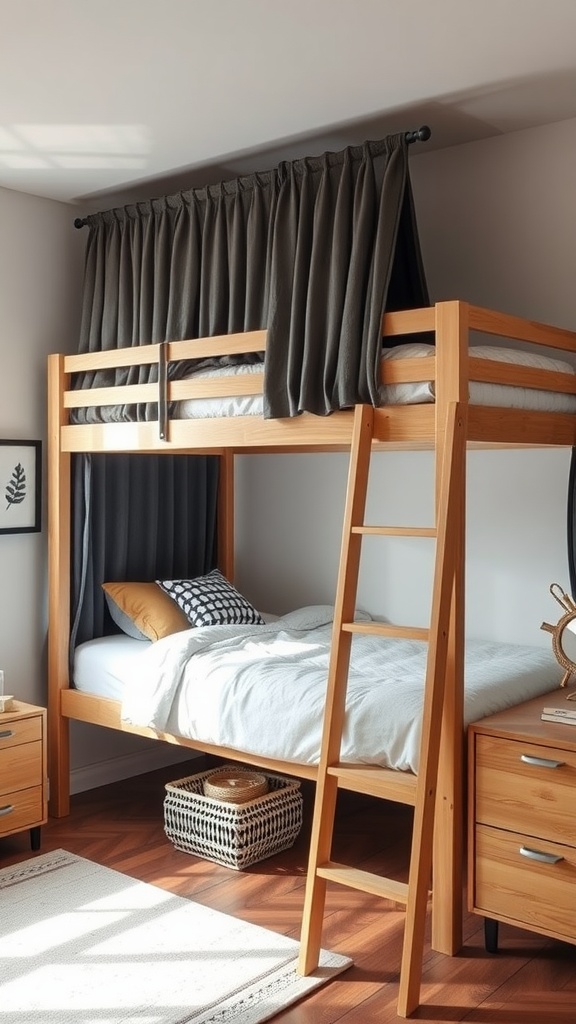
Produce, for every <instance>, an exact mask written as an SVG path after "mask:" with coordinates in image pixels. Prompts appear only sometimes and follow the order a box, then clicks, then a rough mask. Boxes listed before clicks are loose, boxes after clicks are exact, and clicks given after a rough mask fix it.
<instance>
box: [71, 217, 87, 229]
mask: <svg viewBox="0 0 576 1024" xmlns="http://www.w3.org/2000/svg"><path fill="white" fill-rule="evenodd" d="M85 223H86V221H85V220H83V218H82V217H76V220H75V221H74V227H75V228H83V227H84V225H85Z"/></svg>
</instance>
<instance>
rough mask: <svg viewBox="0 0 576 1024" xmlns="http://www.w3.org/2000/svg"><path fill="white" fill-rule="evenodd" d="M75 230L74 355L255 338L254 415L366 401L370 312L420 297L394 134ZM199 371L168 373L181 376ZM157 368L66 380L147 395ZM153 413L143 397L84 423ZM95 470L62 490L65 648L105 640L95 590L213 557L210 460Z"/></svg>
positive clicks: (326, 409)
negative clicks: (260, 396)
mask: <svg viewBox="0 0 576 1024" xmlns="http://www.w3.org/2000/svg"><path fill="white" fill-rule="evenodd" d="M86 223H87V224H88V238H87V247H86V258H85V277H84V291H83V307H82V321H81V332H80V343H79V351H80V352H98V351H102V350H109V349H117V348H124V347H132V346H137V345H144V344H150V343H156V342H162V341H173V340H179V339H184V338H187V339H193V338H198V337H203V336H213V335H218V334H228V333H233V332H239V331H247V330H258V329H261V328H267V330H268V341H267V354H266V361H265V395H264V407H265V415H266V416H267V417H286V416H295V415H298V414H299V413H301V412H304V411H306V412H312V413H317V414H320V415H324V414H328V413H330V412H332V411H334V410H337V409H341V408H345V407H347V406H351V405H354V404H355V403H356V402H358V401H361V402H371V403H373V404H377V400H378V381H377V368H378V357H379V353H380V349H381V345H382V338H381V319H382V313H383V311H384V310H385V309H386V308H400V307H404V308H408V307H414V306H422V305H426V304H427V302H428V296H427V291H426V284H425V279H424V273H423V268H422V261H421V257H420V249H419V243H418V234H417V230H416V220H415V215H414V206H413V201H412V192H411V187H410V180H409V171H408V143H407V140H406V137H405V136H404V134H398V135H392V136H389V137H388V138H386V139H384V140H382V141H380V142H368V143H365V144H364V145H363V146H356V147H349V148H348V149H345V150H343V151H342V152H341V153H327V154H325V155H324V156H322V157H314V158H309V159H301V160H296V161H293V162H291V163H282V164H280V165H279V166H278V167H277V168H276V169H275V170H272V171H268V172H265V173H260V174H252V175H247V176H245V177H242V178H238V179H236V180H235V181H230V182H223V183H221V184H219V185H214V186H209V187H206V188H202V189H190V190H188V191H184V192H180V193H177V194H176V195H172V196H166V197H164V198H162V199H155V200H150V201H146V202H142V203H137V204H132V205H128V206H125V207H123V208H119V209H114V210H109V211H106V212H104V213H97V214H93V215H91V216H89V217H88V218H87V219H86ZM243 358H245V357H234V361H238V360H242V359H243ZM248 358H254V357H248ZM255 358H256V359H260V360H262V359H263V354H262V353H259V354H257V355H256V357H255ZM200 365H202V364H201V362H200V361H199V360H193V361H192V362H191V363H190V364H189V365H188V366H185V367H182V366H181V364H178V373H180V374H182V373H185V372H187V371H188V370H189V369H192V368H199V366H200ZM156 372H157V371H156V368H155V367H144V368H138V367H131V368H127V369H119V370H112V371H108V370H107V371H98V372H94V373H89V374H84V375H82V376H80V375H79V379H78V380H77V382H76V385H75V386H79V387H92V386H95V387H101V386H106V385H108V384H110V383H118V384H120V383H122V384H136V383H146V382H148V381H154V380H155V379H156ZM169 374H170V368H169ZM157 414H158V413H157V406H156V404H155V403H153V404H148V405H141V406H137V407H135V406H125V407H122V408H120V409H117V408H114V407H109V408H108V409H107V410H100V409H89V410H87V412H85V413H83V414H82V417H83V418H84V419H85V420H86V421H88V422H91V421H96V420H101V419H110V420H112V419H121V420H131V419H135V418H136V419H155V418H156V417H157ZM104 458H105V459H108V460H109V461H108V462H106V469H102V470H101V469H100V467H99V465H98V468H97V460H95V459H87V458H80V457H79V458H76V459H75V460H74V467H75V468H74V474H75V477H74V488H75V492H76V494H77V496H80V495H83V496H84V497H83V501H82V502H80V501H77V502H75V504H74V524H73V528H74V556H75V559H74V592H75V595H76V601H75V605H74V608H73V620H74V630H75V635H76V637H77V639H78V640H79V639H80V638H86V639H87V638H89V637H90V635H99V634H100V632H101V631H102V630H104V629H105V628H106V613H105V606H104V598H103V594H102V592H101V587H100V584H101V583H103V582H107V581H110V582H113V581H115V580H116V581H119V580H123V579H125V578H127V577H128V576H129V578H130V579H132V580H135V579H141V580H146V579H153V578H155V574H158V575H159V576H160V575H162V576H164V577H166V578H167V577H169V576H171V575H173V574H174V575H178V576H184V575H196V574H198V573H199V572H202V571H204V570H205V569H208V568H211V567H212V566H213V564H214V559H215V553H214V533H213V529H214V526H213V523H214V517H215V507H216V489H217V479H216V477H217V467H215V466H214V465H212V466H210V463H211V462H212V460H211V459H210V457H200V456H197V457H194V458H192V457H189V458H188V459H187V460H186V462H185V465H184V464H182V465H181V464H178V468H177V469H175V470H174V472H173V473H171V474H170V477H169V480H168V479H163V478H162V477H161V473H162V472H165V470H161V466H162V465H163V464H164V463H165V460H166V462H168V461H169V460H170V459H171V458H172V457H171V456H163V455H161V456H152V455H148V456H146V457H145V458H144V459H143V463H142V467H141V468H140V469H139V475H138V481H137V482H136V480H135V478H134V477H133V475H132V472H130V473H127V472H124V471H122V470H120V471H119V472H118V474H116V470H115V469H114V466H115V465H117V464H118V463H115V462H113V460H115V459H117V456H110V457H104ZM95 474H96V475H95ZM128 481H129V487H128V489H127V486H128ZM116 491H117V494H116V493H114V492H116ZM191 496H193V498H192V497H191ZM190 502H192V503H193V511H194V514H193V515H191V516H190V517H188V518H186V519H185V521H184V522H182V521H179V525H178V528H176V527H174V528H173V529H172V530H171V529H170V528H169V527H168V526H166V527H165V528H163V529H162V530H160V529H156V526H155V524H157V523H159V522H160V519H161V517H162V516H163V515H164V512H165V511H166V509H169V508H171V509H173V510H174V511H175V514H177V515H178V514H180V513H181V511H182V509H183V508H184V509H186V508H189V507H190V508H191V507H192V505H189V503H190ZM82 508H84V509H85V512H86V515H83V514H82V513H81V509H82ZM144 512H145V513H146V518H145V516H144ZM148 517H150V518H148ZM167 538H169V540H170V544H173V545H174V546H173V548H172V549H171V555H170V558H171V559H172V560H171V561H170V559H169V561H170V566H171V568H168V566H167V563H166V561H165V560H164V556H165V555H166V543H167ZM104 541H106V545H105V544H104ZM109 541H111V545H110V552H113V554H111V553H109V551H108V544H109ZM132 542H134V550H136V548H139V547H140V546H142V548H143V549H144V550H145V551H146V558H145V559H144V560H143V561H140V560H139V557H138V558H137V557H136V555H135V556H134V558H132V555H131V553H130V552H131V550H132ZM181 545H183V547H184V550H182V548H181ZM105 549H106V550H105ZM160 550H162V551H163V555H162V557H161V556H160V554H159V553H158V557H156V553H157V552H160ZM104 552H105V553H104ZM129 555H130V557H129Z"/></svg>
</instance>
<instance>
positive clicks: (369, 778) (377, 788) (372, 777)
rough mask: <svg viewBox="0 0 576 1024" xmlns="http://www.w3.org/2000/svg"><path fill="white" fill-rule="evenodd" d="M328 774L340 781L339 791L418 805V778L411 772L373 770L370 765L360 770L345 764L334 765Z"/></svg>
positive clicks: (376, 768)
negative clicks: (345, 790)
mask: <svg viewBox="0 0 576 1024" xmlns="http://www.w3.org/2000/svg"><path fill="white" fill-rule="evenodd" d="M327 772H328V775H333V776H335V777H336V778H337V779H338V788H339V789H348V790H350V791H351V792H352V793H364V794H365V795H366V796H377V797H380V799H382V800H393V801H395V802H396V803H398V804H408V805H410V806H412V807H413V806H414V804H415V803H416V776H415V775H411V774H410V772H398V771H394V770H393V769H392V768H379V767H377V766H374V767H373V768H372V767H371V766H370V765H365V766H364V765H363V766H362V767H360V768H359V767H352V766H351V765H345V764H339V765H333V766H332V767H330V768H328V769H327Z"/></svg>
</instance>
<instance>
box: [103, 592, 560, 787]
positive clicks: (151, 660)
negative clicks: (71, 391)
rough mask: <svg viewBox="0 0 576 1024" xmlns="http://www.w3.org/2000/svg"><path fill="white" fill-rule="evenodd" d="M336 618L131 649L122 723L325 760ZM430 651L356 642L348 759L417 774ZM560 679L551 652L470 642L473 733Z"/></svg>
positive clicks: (325, 614) (321, 615) (322, 615)
mask: <svg viewBox="0 0 576 1024" xmlns="http://www.w3.org/2000/svg"><path fill="white" fill-rule="evenodd" d="M332 613H333V609H332V608H331V607H329V606H324V605H321V606H312V607H309V608H302V609H298V610H297V611H294V612H291V613H289V614H288V615H285V616H282V617H281V618H279V619H278V620H277V621H276V622H274V623H268V624H266V625H263V626H252V625H251V626H208V627H204V628H201V629H191V630H186V631H185V632H182V633H177V634H174V635H173V636H171V637H166V638H164V639H163V640H159V641H158V642H157V643H154V644H149V645H148V644H146V645H144V644H143V642H142V641H133V644H139V645H140V647H139V648H138V649H136V648H134V647H133V649H134V650H136V653H135V655H134V657H133V658H128V659H124V661H123V664H122V665H121V666H120V668H119V669H118V670H117V672H116V675H117V677H118V678H119V679H122V680H123V681H124V684H125V685H124V688H123V689H124V695H123V702H122V719H123V720H124V721H125V722H126V723H130V724H132V725H137V726H150V727H152V728H154V729H156V730H158V731H165V732H169V733H172V734H176V735H180V736H183V737H187V738H188V739H191V740H194V739H196V740H200V741H203V742H206V743H213V744H216V745H218V746H224V747H231V748H234V749H237V750H243V751H246V752H250V753H253V754H260V755H261V756H267V757H272V758H278V759H280V760H284V761H295V762H300V763H305V764H315V763H317V762H318V759H319V754H320V737H321V726H322V714H323V707H324V696H325V691H326V679H327V671H328V659H329V652H330V641H331V623H332ZM366 617H368V616H366ZM110 639H113V638H108V640H110ZM90 643H93V641H91V642H90ZM90 643H89V644H86V645H83V646H84V648H85V651H84V654H85V655H87V654H88V651H89V648H90ZM125 649H127V648H125ZM427 649H428V645H427V644H426V643H424V642H422V641H410V640H398V639H388V638H381V637H374V636H362V635H355V636H354V638H353V643H352V660H351V671H350V676H349V685H348V702H347V713H346V725H345V729H344V736H343V744H342V760H344V761H348V762H350V761H360V762H364V763H367V764H381V765H388V766H390V767H393V768H397V769H401V770H412V771H416V770H417V767H418V748H419V737H420V716H421V708H422V681H423V678H424V671H425V661H426V653H427ZM93 678H95V674H94V676H93ZM559 682H560V672H559V668H558V664H557V662H556V660H555V658H554V657H553V654H552V652H551V651H549V650H547V649H545V648H541V647H525V646H522V645H516V644H503V643H493V642H487V641H470V642H468V644H467V649H466V687H465V689H466V696H465V724H468V723H469V722H471V721H474V720H476V719H479V718H482V717H484V716H485V715H488V714H491V713H492V712H494V711H498V710H500V709H502V708H505V707H509V706H511V705H513V704H517V703H520V702H521V701H523V700H527V699H529V698H530V697H535V696H538V695H540V694H544V693H546V692H548V691H550V690H553V689H555V688H556V687H557V686H558V685H559Z"/></svg>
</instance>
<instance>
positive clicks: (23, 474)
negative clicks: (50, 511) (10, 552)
mask: <svg viewBox="0 0 576 1024" xmlns="http://www.w3.org/2000/svg"><path fill="white" fill-rule="evenodd" d="M41 488H42V442H41V441H1V440H0V533H38V531H39V530H40V520H41V509H42V494H41Z"/></svg>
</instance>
